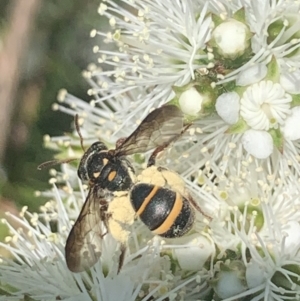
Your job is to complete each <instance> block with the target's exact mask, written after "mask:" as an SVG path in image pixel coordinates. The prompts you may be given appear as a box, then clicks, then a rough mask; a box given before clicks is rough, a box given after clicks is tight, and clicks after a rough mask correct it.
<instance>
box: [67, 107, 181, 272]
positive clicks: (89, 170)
mask: <svg viewBox="0 0 300 301" xmlns="http://www.w3.org/2000/svg"><path fill="white" fill-rule="evenodd" d="M75 123H76V128H77V131H78V134H79V136H80V137H81V134H80V131H79V126H78V117H77V122H75ZM183 128H184V124H183V115H182V112H181V111H180V110H179V109H178V108H177V107H176V106H174V105H165V106H162V107H160V108H158V109H156V110H154V111H152V112H151V113H150V114H149V115H148V116H147V117H146V118H145V119H144V120H143V121H142V122H141V124H140V125H139V126H138V127H137V129H136V130H135V131H134V132H133V133H132V134H131V135H130V136H129V137H127V138H125V139H124V138H122V139H120V140H118V141H117V143H116V148H115V149H110V150H109V149H108V148H107V146H106V145H105V144H104V143H103V142H101V141H99V142H95V143H94V144H92V145H91V146H90V147H89V149H88V150H87V151H86V152H85V153H84V155H83V157H82V158H81V160H80V163H79V167H78V176H79V178H80V179H81V180H82V181H87V182H88V183H89V192H88V195H87V197H86V200H85V203H84V205H83V207H82V209H81V212H80V214H79V216H78V218H77V220H76V222H75V224H74V226H73V227H72V229H71V231H70V234H69V236H68V238H67V241H66V246H65V257H66V263H67V266H68V268H69V270H70V271H72V272H81V271H84V270H86V269H87V268H90V267H92V266H93V265H94V264H95V263H96V262H97V261H98V260H99V258H100V256H101V249H102V240H103V237H104V236H105V235H106V233H107V232H111V229H112V228H113V221H112V220H113V215H114V212H113V210H112V209H111V208H113V204H115V203H117V204H119V205H118V206H122V204H123V205H124V208H125V209H124V210H122V214H121V215H122V217H121V218H119V219H121V221H122V219H124V218H127V219H128V223H129V220H131V217H132V220H133V219H134V210H133V208H132V207H131V205H130V202H126V201H128V191H130V189H131V188H132V187H133V186H134V183H135V181H136V180H135V171H134V169H133V167H132V165H131V164H130V162H129V161H128V159H127V158H126V156H128V155H132V154H135V153H143V152H146V151H148V150H151V149H155V150H156V151H157V152H159V150H161V149H163V148H165V147H166V146H167V145H169V144H170V143H171V142H172V141H174V140H176V139H177V138H178V137H179V136H180V135H181V134H182V130H183ZM81 141H82V137H81ZM81 143H82V142H81ZM152 157H153V156H152ZM150 162H151V160H150ZM137 187H138V186H137ZM118 201H119V203H118ZM126 203H129V205H130V206H129V207H130V208H128V206H127V207H126ZM109 209H110V210H109ZM116 219H117V218H116ZM102 223H103V224H104V227H103V225H102ZM113 236H114V237H115V236H117V235H113ZM126 238H127V235H126V234H124V235H123V236H122V235H121V238H119V236H118V239H117V240H118V241H119V242H120V244H121V255H120V259H119V266H118V271H120V269H121V267H122V264H123V260H124V256H125V240H126Z"/></svg>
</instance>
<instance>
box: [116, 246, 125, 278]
mask: <svg viewBox="0 0 300 301" xmlns="http://www.w3.org/2000/svg"><path fill="white" fill-rule="evenodd" d="M120 250H121V254H120V257H119V265H118V272H117V273H118V274H119V273H120V271H121V268H122V266H123V264H124V259H125V253H126V246H125V244H123V243H121V246H120Z"/></svg>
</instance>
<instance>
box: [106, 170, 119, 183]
mask: <svg viewBox="0 0 300 301" xmlns="http://www.w3.org/2000/svg"><path fill="white" fill-rule="evenodd" d="M116 174H117V172H116V171H115V170H113V171H111V172H110V173H109V175H108V181H109V182H111V181H112V180H113V179H114V178H115V176H116Z"/></svg>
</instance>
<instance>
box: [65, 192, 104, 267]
mask: <svg viewBox="0 0 300 301" xmlns="http://www.w3.org/2000/svg"><path fill="white" fill-rule="evenodd" d="M106 196H107V194H106V193H105V192H104V190H102V189H100V188H99V187H97V186H94V187H92V188H91V189H90V191H89V194H88V196H87V198H86V201H85V203H84V205H83V207H82V209H81V212H80V214H79V216H78V218H77V220H76V222H75V224H74V226H73V228H72V229H71V232H70V234H69V236H68V239H67V242H66V246H65V256H66V262H67V266H68V268H69V270H70V271H72V272H75V273H77V272H82V271H84V270H86V269H88V268H90V267H92V266H93V265H94V264H95V263H96V262H97V261H98V259H99V257H100V255H101V249H102V237H103V233H102V232H103V231H102V230H101V227H102V226H101V219H102V218H101V200H102V201H105V197H106ZM104 223H105V221H104ZM102 228H103V227H102Z"/></svg>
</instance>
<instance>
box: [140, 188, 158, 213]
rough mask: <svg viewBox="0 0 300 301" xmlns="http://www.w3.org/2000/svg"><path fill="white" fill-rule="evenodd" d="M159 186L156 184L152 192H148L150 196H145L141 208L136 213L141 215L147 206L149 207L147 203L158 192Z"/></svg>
mask: <svg viewBox="0 0 300 301" xmlns="http://www.w3.org/2000/svg"><path fill="white" fill-rule="evenodd" d="M159 188H160V187H159V186H154V187H153V189H152V190H151V192H150V193H149V194H148V196H147V197H146V198H145V200H144V201H143V203H142V205H141V207H140V208H139V210H138V211H137V212H136V214H137V215H138V216H139V215H141V214H142V213H143V212H144V210H145V208H146V207H147V205H148V204H149V202H150V201H151V199H152V198H153V196H154V195H155V194H156V192H157V190H158V189H159Z"/></svg>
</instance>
